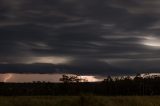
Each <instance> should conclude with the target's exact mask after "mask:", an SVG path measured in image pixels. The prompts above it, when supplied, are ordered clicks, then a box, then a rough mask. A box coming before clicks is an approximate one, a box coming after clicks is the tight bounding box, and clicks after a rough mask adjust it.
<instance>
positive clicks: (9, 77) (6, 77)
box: [3, 74, 13, 82]
mask: <svg viewBox="0 0 160 106" xmlns="http://www.w3.org/2000/svg"><path fill="white" fill-rule="evenodd" d="M12 76H13V75H12V74H7V76H5V78H4V80H3V82H7V81H8V80H9V79H11V78H12Z"/></svg>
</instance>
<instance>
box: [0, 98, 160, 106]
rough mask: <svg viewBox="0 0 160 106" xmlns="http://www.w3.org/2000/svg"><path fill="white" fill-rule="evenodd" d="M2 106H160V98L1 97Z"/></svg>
mask: <svg viewBox="0 0 160 106" xmlns="http://www.w3.org/2000/svg"><path fill="white" fill-rule="evenodd" d="M0 106H160V97H156V96H153V97H139V96H130V97H127V96H126V97H120V96H117V97H102V96H57V97H55V96H54V97H51V96H30V97H29V96H19V97H0Z"/></svg>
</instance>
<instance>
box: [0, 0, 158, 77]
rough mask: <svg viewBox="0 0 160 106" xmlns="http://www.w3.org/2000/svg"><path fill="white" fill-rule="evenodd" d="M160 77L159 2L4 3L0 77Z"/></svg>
mask: <svg viewBox="0 0 160 106" xmlns="http://www.w3.org/2000/svg"><path fill="white" fill-rule="evenodd" d="M144 72H160V1H159V0H0V73H43V74H50V73H68V74H80V75H96V76H107V75H124V74H125V75H132V74H136V73H144Z"/></svg>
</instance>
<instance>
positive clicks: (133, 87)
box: [0, 75, 160, 96]
mask: <svg viewBox="0 0 160 106" xmlns="http://www.w3.org/2000/svg"><path fill="white" fill-rule="evenodd" d="M60 81H62V82H63V83H50V82H33V83H3V82H1V83H0V95H4V96H7V95H10V96H16V95H51V96H52V95H53V96H58V95H62V96H63V95H82V94H83V95H102V96H120V95H121V96H125V95H148V96H149V95H160V77H159V76H154V77H146V78H143V77H141V76H139V75H137V76H136V77H135V78H131V77H130V76H128V77H121V78H112V77H111V76H108V77H107V78H106V79H104V80H103V81H101V82H87V80H85V79H82V78H79V77H78V76H67V75H63V76H62V78H61V79H60Z"/></svg>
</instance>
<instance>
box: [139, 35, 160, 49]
mask: <svg viewBox="0 0 160 106" xmlns="http://www.w3.org/2000/svg"><path fill="white" fill-rule="evenodd" d="M142 44H143V45H145V46H149V47H152V48H160V39H159V38H158V37H153V36H151V37H145V39H144V40H143V41H142Z"/></svg>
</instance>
